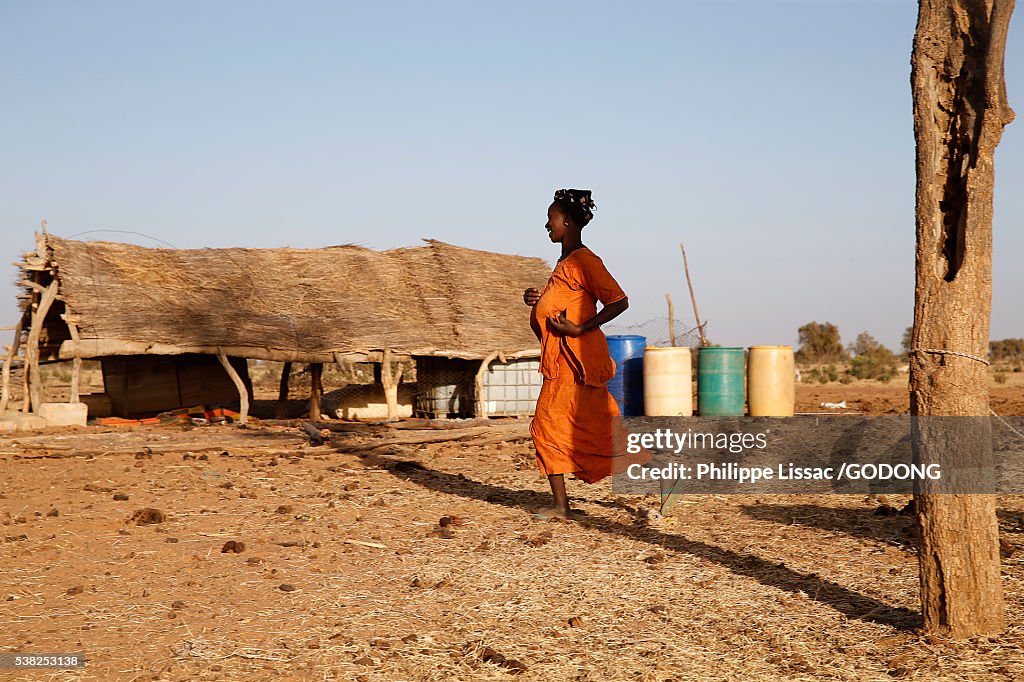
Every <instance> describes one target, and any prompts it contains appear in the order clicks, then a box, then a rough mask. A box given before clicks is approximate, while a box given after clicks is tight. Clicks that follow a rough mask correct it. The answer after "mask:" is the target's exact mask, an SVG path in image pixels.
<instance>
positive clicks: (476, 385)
mask: <svg viewBox="0 0 1024 682" xmlns="http://www.w3.org/2000/svg"><path fill="white" fill-rule="evenodd" d="M499 355H501V353H500V352H499V351H492V352H491V354H490V355H488V356H487V357H486V358H484V359H483V360H482V361H481V362H480V369H478V370H477V371H476V377H475V378H474V381H473V389H474V390H475V391H476V396H475V398H476V400H474V401H473V404H474V405H475V406H476V409H475V410H473V412H474V414H473V416H474V417H476V418H477V419H485V418H486V417H487V401H486V400H485V399H484V398H485V396H484V377H485V376H486V375H487V369H488V368H489V367H490V366H491V363H492V362H494V359H495V358H497V357H498V356H499ZM504 361H505V360H504V358H502V362H504Z"/></svg>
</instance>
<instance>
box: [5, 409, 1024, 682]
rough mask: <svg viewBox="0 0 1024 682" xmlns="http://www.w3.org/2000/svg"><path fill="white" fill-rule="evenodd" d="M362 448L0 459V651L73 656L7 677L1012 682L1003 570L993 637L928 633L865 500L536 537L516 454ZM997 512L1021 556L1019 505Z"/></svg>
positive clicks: (907, 574) (79, 444) (900, 544)
mask: <svg viewBox="0 0 1024 682" xmlns="http://www.w3.org/2000/svg"><path fill="white" fill-rule="evenodd" d="M373 438H375V436H366V435H360V436H354V435H348V436H345V435H339V436H337V437H336V438H335V440H334V443H333V445H331V446H325V447H320V448H315V447H310V446H307V445H304V442H303V439H302V438H301V437H300V436H299V435H298V432H297V431H296V430H294V429H283V428H267V427H254V428H250V429H237V428H234V427H228V426H222V427H217V426H210V427H202V428H196V429H191V430H187V431H183V430H181V429H180V428H178V427H145V428H138V429H133V430H129V431H126V432H120V433H105V432H104V430H103V429H99V428H95V427H91V428H88V429H80V430H78V431H77V432H76V431H74V430H70V431H68V432H63V433H54V434H49V435H47V436H45V437H44V439H42V440H40V439H38V438H37V439H33V437H31V436H18V437H13V436H7V437H3V438H0V459H2V464H0V472H2V473H0V521H2V523H3V528H2V535H3V537H4V542H2V543H0V566H2V567H3V570H2V572H0V649H2V650H5V651H15V650H16V651H22V652H38V653H52V652H61V651H67V652H81V653H84V654H85V655H86V656H87V657H88V658H89V664H88V665H87V667H86V668H85V669H84V670H80V671H67V672H53V671H36V672H24V673H14V672H12V671H10V670H7V671H4V673H3V674H4V676H5V679H18V680H39V679H47V680H70V679H83V680H136V679H138V680H150V679H152V680H215V679H219V680H239V679H245V680H288V679H294V680H324V679H328V680H329V679H337V680H510V679H516V680H544V681H550V680H580V681H583V680H595V681H596V680H611V681H615V680H623V681H625V680H643V681H646V682H653V681H661V680H703V679H727V680H751V679H767V680H772V679H787V680H810V679H814V680H891V679H901V680H934V679H970V680H991V679H997V680H999V679H1005V680H1014V679H1022V678H1024V627H1022V622H1024V620H1022V617H1024V585H1022V578H1024V566H1022V563H1021V560H1020V558H1019V555H1014V556H1013V557H1011V558H1009V559H1007V560H1006V561H1005V563H1004V569H1003V570H1004V575H1005V586H1006V592H1007V601H1008V617H1009V623H1010V626H1009V627H1008V629H1007V630H1006V632H1005V633H1004V634H1002V635H1000V636H999V637H996V638H991V639H984V640H982V641H976V642H965V643H958V644H952V643H948V642H943V641H940V640H937V639H933V638H928V637H923V636H921V635H919V634H918V633H917V632H916V630H915V628H916V627H917V625H918V619H919V617H918V613H917V587H918V584H917V562H916V558H915V556H914V549H913V544H912V540H911V538H910V519H909V517H905V516H885V517H883V516H876V515H875V514H874V511H875V509H876V507H877V504H878V503H877V502H876V501H871V500H866V499H865V498H863V497H861V496H857V497H851V496H845V497H841V496H825V495H821V496H775V497H768V496H762V497H752V496H729V497H725V496H693V497H691V498H689V499H687V500H685V501H684V503H683V504H681V505H680V507H679V509H678V513H677V515H675V516H673V517H670V518H668V519H653V520H652V519H646V520H645V519H643V518H641V517H642V511H643V510H644V509H647V508H649V507H650V506H651V505H652V504H653V502H654V500H653V499H651V498H646V499H645V498H637V497H630V498H625V497H622V496H617V495H615V494H613V493H612V491H611V489H610V487H609V486H608V485H596V486H585V485H583V484H579V483H575V484H573V485H571V488H570V493H571V494H573V495H576V496H577V501H576V504H577V506H578V507H579V508H580V509H581V510H582V511H583V512H584V514H583V516H582V518H581V520H580V521H579V522H573V523H567V522H556V523H544V522H541V521H538V520H535V519H534V518H533V517H531V515H530V514H529V513H528V510H529V509H531V508H534V507H537V506H540V505H542V504H543V503H545V502H546V501H547V496H546V495H545V489H546V484H545V481H544V480H543V479H542V478H540V476H539V475H538V473H537V471H536V469H535V467H534V464H533V462H532V458H531V454H530V450H529V447H528V443H527V442H525V441H515V442H507V443H490V444H486V445H474V444H473V443H472V441H469V442H467V443H443V444H425V445H419V446H417V445H406V446H391V447H385V448H380V449H378V450H372V451H371V450H366V449H363V450H362V451H359V450H360V448H365V446H366V444H367V443H371V444H372V443H374V442H376V441H373V440H372V439H373ZM509 440H512V437H511V436H510V439H509ZM19 443H21V444H20V445H19ZM147 448H149V451H147ZM89 453H92V454H89ZM125 496H127V499H123V498H124V497H125ZM891 502H892V503H894V504H896V505H899V504H900V503H901V502H902V500H891ZM1001 507H1002V509H1003V512H1002V514H1003V515H1002V519H1001V522H1002V527H1003V532H1004V536H1005V538H1006V539H1007V540H1008V541H1010V542H1011V543H1013V544H1022V543H1024V536H1022V533H1024V521H1022V511H1024V501H1022V500H1021V499H1018V498H1005V499H1003V500H1002V504H1001ZM143 508H155V509H158V510H160V511H162V512H164V513H165V514H166V519H165V520H164V521H163V522H161V523H154V524H149V525H139V524H138V523H133V522H131V521H130V519H131V518H132V516H133V514H134V513H135V512H136V511H137V510H140V509H143ZM444 517H447V518H444ZM442 524H443V525H442ZM229 541H235V542H241V543H244V550H243V551H241V552H240V553H234V552H228V553H224V552H222V548H223V547H224V545H225V543H227V542H229ZM291 588H293V589H291Z"/></svg>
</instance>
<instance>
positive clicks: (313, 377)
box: [309, 362, 324, 422]
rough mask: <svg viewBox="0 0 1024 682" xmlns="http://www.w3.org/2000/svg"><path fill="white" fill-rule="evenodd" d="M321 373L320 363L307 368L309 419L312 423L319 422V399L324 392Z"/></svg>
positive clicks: (322, 366)
mask: <svg viewBox="0 0 1024 682" xmlns="http://www.w3.org/2000/svg"><path fill="white" fill-rule="evenodd" d="M323 371H324V365H323V363H321V362H314V363H313V364H311V365H310V366H309V380H310V391H309V394H310V395H309V419H310V421H314V422H315V421H320V397H321V396H322V395H323V392H324V385H323V381H322V379H323Z"/></svg>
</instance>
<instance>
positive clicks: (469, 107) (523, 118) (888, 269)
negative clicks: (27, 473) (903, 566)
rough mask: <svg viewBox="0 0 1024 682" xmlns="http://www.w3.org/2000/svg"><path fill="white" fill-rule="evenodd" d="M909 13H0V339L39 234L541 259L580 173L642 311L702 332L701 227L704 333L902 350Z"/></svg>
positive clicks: (910, 164) (909, 223) (1017, 52)
mask: <svg viewBox="0 0 1024 682" xmlns="http://www.w3.org/2000/svg"><path fill="white" fill-rule="evenodd" d="M1022 11H1024V10H1022V9H1018V12H1017V15H1016V16H1015V17H1014V21H1013V26H1012V29H1011V35H1010V39H1009V51H1008V55H1007V80H1008V83H1009V92H1010V99H1011V104H1016V105H1017V108H1018V110H1019V111H1020V112H1021V117H1022V119H1024V99H1022V97H1021V95H1022V93H1024V29H1022V28H1021V23H1022V21H1024V19H1022V17H1021V12H1022ZM915 19H916V3H913V2H910V1H903V0H891V1H866V0H862V1H849V2H842V1H826V0H819V1H817V2H811V1H807V2H771V1H768V0H748V1H741V0H735V1H732V2H686V1H682V0H678V1H667V2H645V1H639V2H626V1H625V0H623V1H621V2H598V1H595V0H589V1H587V2H557V3H551V2H522V1H517V2H502V3H498V2H480V1H475V2H447V1H444V0H441V1H439V2H431V3H427V2H408V3H395V2H375V3H369V2H360V3H356V2H323V3H317V2H303V3H286V2H277V3H267V2H215V3H203V2H174V3H155V2H144V3H139V2H91V3H87V2H45V1H44V2H28V1H23V2H22V1H10V0H7V1H4V2H0V101H2V102H3V105H2V109H0V125H2V130H3V131H4V135H3V138H4V143H3V152H2V155H0V159H2V160H0V236H2V240H0V250H2V252H0V263H2V267H3V268H5V270H6V272H7V273H8V274H7V276H4V277H3V278H2V283H0V325H9V324H13V323H14V321H15V320H16V313H15V307H14V294H15V290H14V287H13V284H12V283H13V280H14V278H15V270H14V268H13V267H11V266H9V265H8V263H10V262H11V261H13V260H15V259H16V258H17V256H18V254H19V252H21V251H23V250H26V249H29V248H31V247H32V232H33V230H34V229H35V228H37V226H38V225H39V221H40V219H42V218H46V219H47V220H48V221H49V226H50V230H51V232H53V233H55V234H58V235H62V236H72V235H76V234H79V233H82V232H86V231H90V230H99V229H110V230H131V231H138V232H142V233H145V234H147V235H151V236H152V237H154V238H157V239H159V240H162V241H164V242H168V243H170V244H173V245H174V246H176V247H179V248H194V247H204V246H254V247H263V246H267V247H271V246H285V245H287V246H295V247H319V246H325V245H329V244H338V243H346V242H354V243H359V244H363V245H366V246H369V247H373V248H390V247H395V246H403V245H414V244H416V243H417V242H418V240H419V238H421V237H431V238H436V239H441V240H443V241H447V242H451V243H455V244H460V245H464V246H468V247H473V248H480V249H488V250H494V251H501V252H507V253H519V254H525V255H531V256H541V257H543V258H546V259H547V260H548V261H549V262H553V260H554V258H555V257H556V256H557V247H556V246H554V245H552V244H550V243H549V242H548V241H547V238H546V235H545V232H544V229H543V224H544V220H545V216H544V212H545V209H546V207H547V204H548V203H549V201H550V198H551V194H552V192H553V190H554V189H556V188H559V187H587V188H591V189H593V191H594V198H595V200H596V201H597V205H598V209H597V217H596V219H595V220H594V222H593V223H592V224H591V226H590V227H588V228H587V230H586V231H585V233H584V240H585V241H586V242H587V244H588V245H589V246H591V248H593V249H594V250H595V251H596V252H597V253H599V254H600V255H601V256H602V257H603V258H604V259H605V261H606V263H607V264H608V266H609V268H610V270H611V271H612V273H613V274H614V275H615V276H616V277H617V278H618V279H619V281H620V283H621V284H622V285H623V287H624V288H625V290H626V291H627V293H628V294H629V295H630V301H631V303H632V305H631V307H630V310H629V311H628V312H627V313H626V315H625V319H624V321H625V322H626V323H629V322H640V321H643V320H645V319H647V318H650V317H654V316H659V315H661V316H663V315H665V310H664V294H665V292H666V291H668V292H671V293H672V294H673V298H674V299H675V301H676V303H677V305H676V308H677V311H678V312H681V313H682V314H683V316H684V317H685V319H687V320H692V314H691V313H690V311H689V305H688V297H687V294H686V287H685V282H684V279H683V276H682V267H681V259H680V256H679V250H678V243H679V241H680V240H685V241H686V244H687V251H688V253H689V255H690V259H691V270H692V273H693V276H694V279H695V284H696V287H697V293H698V296H699V302H700V306H701V312H702V314H703V315H704V316H705V317H706V318H708V319H709V320H710V324H709V334H710V335H711V337H712V338H713V339H714V340H715V341H717V342H720V343H725V344H735V345H753V344H772V343H793V342H795V341H796V329H797V327H798V326H800V325H801V324H803V323H805V322H808V321H811V320H817V321H822V322H823V321H832V322H834V323H836V324H838V325H839V327H840V330H841V331H842V333H843V337H844V341H847V342H849V341H852V340H853V338H854V337H855V336H856V334H857V333H858V332H860V331H863V330H868V331H870V332H871V333H872V334H874V335H875V336H876V337H877V338H878V339H879V340H881V341H883V342H884V343H886V344H889V345H891V346H896V345H897V344H898V343H899V339H900V336H901V334H902V331H903V329H904V328H905V327H906V326H907V325H909V324H910V323H911V321H912V315H913V312H912V311H913V281H914V277H913V268H914V257H913V247H914V221H913V210H914V196H913V192H914V146H913V132H912V130H913V129H912V121H911V100H910V85H909V73H910V66H909V63H910V48H911V42H912V37H913V31H914V23H915ZM1022 150H1024V120H1021V121H1018V122H1017V123H1015V124H1013V125H1011V126H1010V127H1009V128H1008V129H1007V130H1006V132H1005V134H1004V137H1003V143H1002V145H1001V147H1000V148H999V152H998V154H997V159H996V161H997V178H998V179H997V187H996V213H995V228H994V229H995V259H994V290H995V291H994V297H993V298H994V301H993V323H992V336H993V338H1003V337H1009V336H1024V319H1022V316H1021V314H1020V304H1019V296H1020V293H1021V291H1022V290H1024V286H1022V285H1024V268H1021V267H1020V266H1019V260H1020V254H1021V253H1022V252H1024V230H1021V218H1022V216H1024V192H1021V191H1019V188H1020V187H1021V186H1022V184H1024V154H1022V153H1021V152H1022ZM1014 188H1018V189H1016V190H1015V189H1014ZM83 238H103V239H111V240H127V241H135V242H137V243H140V244H148V245H154V244H155V242H154V241H152V240H150V239H146V238H142V237H132V236H130V235H119V234H108V233H95V234H89V235H84V236H83ZM2 336H3V337H4V338H6V337H8V336H9V332H3V333H2ZM5 343H6V341H5Z"/></svg>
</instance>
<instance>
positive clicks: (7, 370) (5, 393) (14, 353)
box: [0, 320, 21, 412]
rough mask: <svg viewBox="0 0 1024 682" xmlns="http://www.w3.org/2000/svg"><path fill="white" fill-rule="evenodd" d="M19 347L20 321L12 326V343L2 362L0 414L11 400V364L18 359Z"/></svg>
mask: <svg viewBox="0 0 1024 682" xmlns="http://www.w3.org/2000/svg"><path fill="white" fill-rule="evenodd" d="M20 346H21V320H18V324H16V325H15V326H14V341H13V342H12V343H11V345H10V346H8V348H9V350H8V351H7V359H6V360H4V369H3V389H2V391H0V412H3V411H4V410H6V409H7V405H8V403H10V400H11V364H12V363H13V362H14V358H16V357H18V348H19V347H20Z"/></svg>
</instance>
